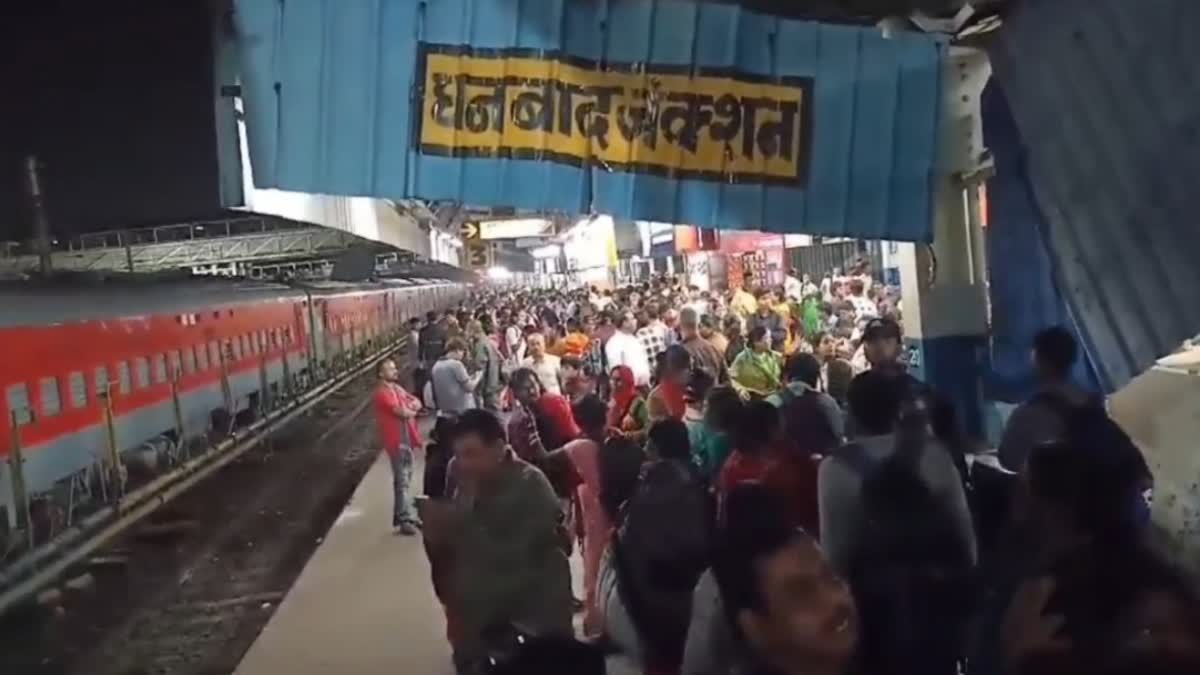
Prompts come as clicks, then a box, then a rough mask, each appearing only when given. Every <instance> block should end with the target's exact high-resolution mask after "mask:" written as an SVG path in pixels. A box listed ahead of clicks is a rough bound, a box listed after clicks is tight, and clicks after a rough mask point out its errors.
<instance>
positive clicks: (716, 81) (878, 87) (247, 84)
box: [225, 0, 945, 241]
mask: <svg viewBox="0 0 1200 675" xmlns="http://www.w3.org/2000/svg"><path fill="white" fill-rule="evenodd" d="M234 1H235V3H236V12H235V17H236V28H237V30H236V40H237V42H238V44H237V45H235V46H236V47H237V48H236V49H230V50H225V52H227V53H230V54H237V55H238V60H239V62H238V64H237V65H238V68H237V70H238V73H237V75H238V78H239V80H238V81H239V82H240V83H241V92H242V98H243V103H244V109H245V118H246V130H247V144H248V146H249V149H250V158H251V164H252V166H253V175H254V180H255V183H256V185H257V186H258V187H260V188H281V189H285V190H293V191H300V192H309V193H319V194H354V195H366V196H375V197H380V198H386V199H411V198H419V199H425V200H430V201H441V200H449V201H457V202H463V203H468V204H475V205H490V206H506V207H513V208H516V209H520V210H531V211H543V212H544V211H554V212H559V213H566V214H597V213H599V214H607V215H611V216H613V217H614V218H616V219H618V220H620V221H628V220H648V221H656V222H665V223H688V224H693V225H697V226H704V227H716V228H721V229H754V230H762V231H767V232H774V233H779V234H782V233H807V234H820V235H824V236H855V237H870V238H872V239H878V238H884V239H890V240H895V241H913V240H929V239H930V238H931V236H932V222H933V218H932V204H933V197H932V195H933V186H934V185H935V183H936V181H937V179H938V177H939V169H938V166H937V157H938V148H937V140H938V137H939V129H938V125H939V114H940V105H941V101H942V99H943V98H944V96H943V89H944V87H943V85H942V61H943V55H944V53H945V45H944V43H943V42H942V41H939V38H937V37H934V36H929V35H925V34H918V33H905V34H900V35H895V36H892V37H890V38H885V37H884V36H883V35H882V33H881V31H880V30H879V29H878V28H876V27H874V26H852V25H832V24H820V23H816V22H806V21H796V20H787V19H781V18H778V17H773V16H767V15H763V14H758V13H755V12H751V11H748V10H745V9H742V8H741V7H739V6H738V5H737V4H735V3H714V2H694V1H693V0H613V1H611V2H572V1H570V0H544V1H541V2H536V3H522V2H512V1H511V0H438V2H411V1H409V0H379V1H377V2H345V1H344V0H303V1H301V2H288V3H282V4H281V3H279V2H278V0H234ZM546 17H555V18H554V20H552V21H548V20H547V19H546ZM467 36H469V38H468V37H467ZM314 41H316V42H318V43H319V44H320V45H321V49H317V50H314V49H313V48H312V45H313V44H314V43H315V42H314ZM487 230H488V228H487V227H486V226H485V224H481V233H480V235H481V238H483V239H488V238H517V237H525V236H539V235H540V234H541V232H538V233H536V234H534V233H527V232H518V233H514V232H511V231H508V232H505V234H504V235H499V234H492V235H490V236H489V233H488V231H487Z"/></svg>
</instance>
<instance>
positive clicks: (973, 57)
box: [897, 47, 991, 438]
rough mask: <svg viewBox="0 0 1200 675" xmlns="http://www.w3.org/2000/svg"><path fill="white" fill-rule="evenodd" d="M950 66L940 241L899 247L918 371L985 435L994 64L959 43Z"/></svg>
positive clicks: (909, 340) (938, 209)
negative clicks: (989, 102)
mask: <svg viewBox="0 0 1200 675" xmlns="http://www.w3.org/2000/svg"><path fill="white" fill-rule="evenodd" d="M943 68H944V72H943V80H942V82H943V86H942V114H941V124H940V127H941V128H940V131H939V133H940V135H941V137H940V139H939V148H940V156H939V162H938V173H937V175H936V176H935V178H934V183H935V184H934V196H933V209H932V211H933V241H932V242H930V243H915V244H902V245H900V246H899V249H898V251H897V256H898V262H899V265H898V267H899V268H900V284H901V301H902V307H901V309H902V315H903V323H904V336H905V350H906V354H907V357H908V361H909V366H910V370H911V372H912V373H913V374H914V375H915V376H917V377H918V378H919V379H921V380H923V381H925V382H927V383H929V384H931V385H933V386H934V387H935V388H936V389H937V390H938V391H939V392H941V393H942V394H943V395H944V396H946V397H948V398H949V399H950V400H951V401H952V402H953V403H954V406H955V409H956V410H957V413H958V417H959V420H958V421H959V425H960V427H961V429H962V430H963V431H964V432H966V433H967V434H969V435H970V436H972V437H976V438H980V437H983V436H984V435H985V427H986V425H985V421H984V420H985V417H984V397H983V384H982V383H983V374H984V373H985V372H986V367H987V362H988V348H987V347H988V343H987V333H988V295H987V275H986V271H987V263H986V250H985V247H984V239H983V227H984V218H985V214H984V210H985V208H986V206H985V200H986V197H985V196H984V195H985V192H984V189H983V187H982V186H983V181H984V180H986V178H987V175H988V165H989V161H988V159H987V151H986V149H985V148H984V146H983V126H982V123H981V118H980V106H979V100H980V95H981V94H982V92H983V87H984V85H985V84H986V83H987V79H988V77H989V76H990V74H991V68H990V66H989V65H988V60H987V55H986V54H985V53H984V52H982V51H980V50H976V49H968V48H959V47H952V48H951V49H950V51H949V53H948V55H947V58H946V61H945V63H944V65H943Z"/></svg>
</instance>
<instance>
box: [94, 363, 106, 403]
mask: <svg viewBox="0 0 1200 675" xmlns="http://www.w3.org/2000/svg"><path fill="white" fill-rule="evenodd" d="M95 377H96V396H105V395H107V394H108V384H109V382H108V366H97V367H96V374H95Z"/></svg>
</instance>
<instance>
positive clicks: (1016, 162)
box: [980, 81, 1099, 403]
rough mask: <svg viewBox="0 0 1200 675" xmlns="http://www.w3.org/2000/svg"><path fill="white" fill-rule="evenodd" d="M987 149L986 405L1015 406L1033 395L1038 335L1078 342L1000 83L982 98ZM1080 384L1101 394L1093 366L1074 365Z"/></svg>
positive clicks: (1084, 362)
mask: <svg viewBox="0 0 1200 675" xmlns="http://www.w3.org/2000/svg"><path fill="white" fill-rule="evenodd" d="M980 107H981V109H982V116H983V139H984V144H985V145H986V146H987V147H988V148H990V149H991V151H992V158H993V159H994V160H995V163H996V174H995V175H994V176H993V177H992V178H991V180H989V181H988V183H987V194H988V224H989V227H988V229H987V233H986V236H987V253H988V255H987V259H988V294H989V296H990V299H991V306H992V325H991V372H990V373H989V374H988V376H987V377H986V378H985V382H986V385H987V388H986V391H987V396H988V398H990V399H992V400H996V401H1005V402H1008V403H1016V402H1019V401H1023V400H1025V399H1027V398H1029V397H1030V396H1031V395H1032V394H1033V393H1034V390H1035V388H1036V386H1037V385H1036V382H1035V381H1034V378H1033V372H1032V364H1031V362H1030V359H1029V348H1030V345H1032V344H1033V337H1034V335H1036V334H1037V332H1038V331H1040V330H1042V329H1044V328H1048V327H1050V326H1055V325H1061V326H1064V327H1066V328H1068V330H1074V331H1075V333H1076V337H1079V333H1078V329H1077V328H1076V327H1075V324H1074V321H1073V320H1072V318H1071V315H1070V312H1068V311H1067V305H1066V301H1065V300H1064V299H1063V296H1062V293H1061V292H1059V290H1058V284H1057V282H1056V281H1055V279H1054V270H1053V267H1052V265H1051V263H1050V255H1049V253H1048V252H1047V251H1046V245H1045V242H1044V240H1043V239H1042V235H1041V232H1042V231H1043V230H1044V229H1045V220H1044V219H1043V217H1042V213H1041V210H1040V209H1039V208H1038V205H1037V203H1036V201H1035V200H1034V198H1033V190H1032V188H1031V187H1030V185H1029V176H1028V174H1027V173H1026V157H1025V151H1024V148H1023V147H1022V145H1021V137H1020V134H1019V133H1018V132H1017V127H1016V124H1015V123H1014V122H1013V119H1012V112H1011V111H1010V110H1009V108H1008V102H1007V101H1005V99H1004V93H1003V92H1002V91H1001V89H1000V87H999V85H998V84H996V82H995V81H992V82H990V83H989V84H988V85H987V86H986V87H985V88H984V90H983V96H982V97H981V98H980ZM1074 375H1075V379H1076V381H1078V382H1080V383H1086V384H1087V385H1088V386H1089V387H1090V388H1092V389H1093V390H1098V389H1099V383H1098V382H1097V381H1096V375H1095V370H1094V368H1093V366H1092V364H1091V360H1090V359H1089V358H1087V355H1085V358H1082V359H1080V360H1079V362H1078V363H1077V364H1076V368H1075V373H1074Z"/></svg>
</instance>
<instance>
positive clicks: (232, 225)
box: [0, 217, 363, 274]
mask: <svg viewBox="0 0 1200 675" xmlns="http://www.w3.org/2000/svg"><path fill="white" fill-rule="evenodd" d="M362 244H363V241H362V240H361V239H359V238H358V237H356V236H354V235H352V234H350V233H348V232H343V231H341V230H335V229H332V228H327V227H319V226H304V225H296V224H293V223H290V222H286V221H275V220H272V219H266V218H259V217H246V218H229V219H225V220H218V221H210V222H203V223H184V224H179V225H164V226H159V227H150V228H142V229H137V230H115V231H110V232H97V233H93V234H87V235H83V236H81V237H79V238H76V239H73V240H71V241H69V242H67V244H66V247H65V249H64V248H60V249H58V250H56V251H54V253H53V256H52V264H53V267H54V269H55V270H57V271H72V272H86V271H123V272H151V271H159V270H166V269H182V268H193V267H203V266H207V265H220V264H230V263H258V264H261V263H268V262H272V261H282V260H296V259H303V258H327V257H331V256H337V255H339V254H341V253H344V252H346V251H348V250H350V249H351V248H354V247H356V246H361V245H362ZM14 253H15V254H13V255H7V256H0V273H9V274H13V273H17V274H20V273H25V272H32V271H35V270H37V269H38V257H37V255H34V254H25V253H23V252H14Z"/></svg>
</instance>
